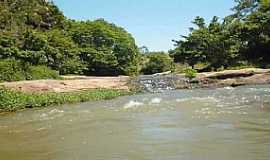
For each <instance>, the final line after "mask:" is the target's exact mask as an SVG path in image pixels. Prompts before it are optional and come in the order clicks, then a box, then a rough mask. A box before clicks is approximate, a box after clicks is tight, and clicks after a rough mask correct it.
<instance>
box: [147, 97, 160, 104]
mask: <svg viewBox="0 0 270 160" xmlns="http://www.w3.org/2000/svg"><path fill="white" fill-rule="evenodd" d="M161 101H162V99H161V98H153V99H151V101H150V103H151V104H159V103H160V102H161Z"/></svg>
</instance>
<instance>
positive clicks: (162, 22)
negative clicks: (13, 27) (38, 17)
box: [53, 0, 235, 51]
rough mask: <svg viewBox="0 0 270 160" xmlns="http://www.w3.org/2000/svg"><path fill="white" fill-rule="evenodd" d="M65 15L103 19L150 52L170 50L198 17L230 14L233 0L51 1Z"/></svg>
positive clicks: (221, 16) (83, 18)
mask: <svg viewBox="0 0 270 160" xmlns="http://www.w3.org/2000/svg"><path fill="white" fill-rule="evenodd" d="M53 1H54V2H55V4H56V5H57V6H58V7H59V8H60V9H61V10H62V11H63V12H64V14H65V16H66V17H68V18H71V19H76V20H95V19H98V18H103V19H105V20H107V21H109V22H112V23H115V24H116V25H118V26H121V27H124V28H125V29H126V30H127V31H128V32H129V33H131V34H132V35H133V37H134V38H135V40H136V43H137V45H138V46H139V47H140V46H147V47H148V48H149V50H151V51H168V50H169V49H173V47H174V46H173V42H172V40H173V39H175V40H178V39H179V38H180V36H181V35H187V34H188V33H189V27H192V24H191V21H192V20H193V19H194V18H195V17H196V16H201V17H204V18H205V19H206V21H207V22H208V21H209V20H211V18H212V17H213V16H218V17H220V18H223V17H225V16H227V15H229V14H230V13H231V8H232V7H233V6H234V5H235V4H234V0H53Z"/></svg>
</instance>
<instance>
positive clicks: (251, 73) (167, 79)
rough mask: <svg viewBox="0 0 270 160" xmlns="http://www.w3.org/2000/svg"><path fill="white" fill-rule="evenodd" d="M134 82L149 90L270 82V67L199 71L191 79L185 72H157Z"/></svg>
mask: <svg viewBox="0 0 270 160" xmlns="http://www.w3.org/2000/svg"><path fill="white" fill-rule="evenodd" d="M133 83H134V84H135V85H137V86H138V87H139V88H141V89H142V90H145V91H149V92H160V91H163V90H173V89H191V88H217V87H227V86H231V87H237V86H241V85H257V84H270V69H257V68H249V69H241V70H226V71H222V72H205V73H198V75H197V76H196V78H194V79H192V80H189V79H187V78H186V77H185V75H184V74H158V75H157V74H156V75H149V76H139V77H137V78H136V79H135V80H134V81H133Z"/></svg>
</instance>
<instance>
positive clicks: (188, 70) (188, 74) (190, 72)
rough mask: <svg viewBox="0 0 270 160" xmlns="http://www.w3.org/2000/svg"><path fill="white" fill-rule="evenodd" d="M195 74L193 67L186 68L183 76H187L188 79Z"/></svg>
mask: <svg viewBox="0 0 270 160" xmlns="http://www.w3.org/2000/svg"><path fill="white" fill-rule="evenodd" d="M196 76H197V71H196V70H195V69H191V68H187V69H186V70H185V77H186V78H188V79H189V80H192V79H193V78H195V77H196Z"/></svg>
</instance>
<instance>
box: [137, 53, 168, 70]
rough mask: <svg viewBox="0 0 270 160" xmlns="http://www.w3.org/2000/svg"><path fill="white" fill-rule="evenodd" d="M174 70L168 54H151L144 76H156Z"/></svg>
mask: <svg viewBox="0 0 270 160" xmlns="http://www.w3.org/2000/svg"><path fill="white" fill-rule="evenodd" d="M172 69H173V60H172V59H171V58H170V56H169V55H168V54H167V53H164V52H151V53H149V54H148V55H147V61H146V63H145V65H144V67H143V68H142V71H141V72H142V73H144V74H154V73H161V72H166V71H171V70H172Z"/></svg>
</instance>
